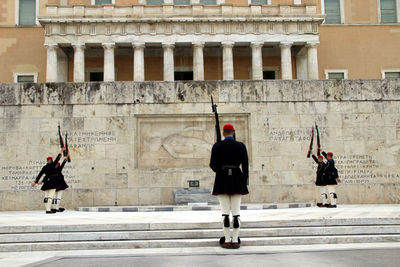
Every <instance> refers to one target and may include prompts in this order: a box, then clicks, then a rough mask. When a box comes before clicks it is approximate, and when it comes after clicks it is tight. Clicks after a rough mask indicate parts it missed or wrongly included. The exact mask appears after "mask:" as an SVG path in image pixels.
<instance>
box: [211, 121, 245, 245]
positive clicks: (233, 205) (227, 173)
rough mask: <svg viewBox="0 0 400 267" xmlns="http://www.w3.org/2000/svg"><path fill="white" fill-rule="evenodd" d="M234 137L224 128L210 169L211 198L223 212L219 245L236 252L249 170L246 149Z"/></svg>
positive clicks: (230, 127) (232, 130) (213, 148)
mask: <svg viewBox="0 0 400 267" xmlns="http://www.w3.org/2000/svg"><path fill="white" fill-rule="evenodd" d="M234 133H235V129H234V127H233V125H231V124H226V125H224V127H223V136H224V137H225V139H224V140H223V141H220V142H217V143H215V144H214V146H213V147H212V151H211V159H210V167H211V169H212V170H213V171H214V172H215V173H216V175H215V182H214V188H213V192H212V194H213V195H215V196H217V197H218V200H219V203H220V206H221V212H222V225H223V232H224V236H223V237H222V238H221V239H220V245H221V246H222V247H223V248H234V249H236V248H239V247H240V238H239V230H240V219H239V216H240V203H241V198H242V195H246V194H248V193H249V191H248V189H247V182H248V177H249V166H248V156H247V149H246V146H245V145H244V144H243V143H241V142H238V141H236V140H235V139H234ZM239 166H241V167H242V169H240V167H239ZM230 213H232V217H233V219H232V222H231V221H230V219H229V215H230ZM231 226H232V227H233V230H232V237H231V233H230V228H231Z"/></svg>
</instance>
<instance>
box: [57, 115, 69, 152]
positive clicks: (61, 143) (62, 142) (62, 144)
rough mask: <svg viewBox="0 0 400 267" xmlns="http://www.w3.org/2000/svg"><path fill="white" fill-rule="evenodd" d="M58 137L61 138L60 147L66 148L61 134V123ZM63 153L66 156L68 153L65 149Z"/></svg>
mask: <svg viewBox="0 0 400 267" xmlns="http://www.w3.org/2000/svg"><path fill="white" fill-rule="evenodd" d="M58 138H59V139H60V147H61V148H64V147H65V146H64V141H63V138H62V135H61V129H60V123H58ZM63 155H64V157H65V156H66V155H67V153H66V151H65V150H64V152H63Z"/></svg>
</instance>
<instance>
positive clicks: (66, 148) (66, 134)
mask: <svg viewBox="0 0 400 267" xmlns="http://www.w3.org/2000/svg"><path fill="white" fill-rule="evenodd" d="M65 154H67V155H68V157H67V159H68V162H71V158H70V157H69V149H68V132H65Z"/></svg>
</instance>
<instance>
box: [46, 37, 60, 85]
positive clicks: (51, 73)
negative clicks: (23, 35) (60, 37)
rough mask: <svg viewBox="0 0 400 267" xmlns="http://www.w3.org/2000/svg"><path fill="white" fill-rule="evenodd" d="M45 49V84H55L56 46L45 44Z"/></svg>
mask: <svg viewBox="0 0 400 267" xmlns="http://www.w3.org/2000/svg"><path fill="white" fill-rule="evenodd" d="M45 47H46V48H47V66H46V67H47V69H46V82H50V83H51V82H57V81H58V79H57V76H58V58H57V49H58V45H57V44H45Z"/></svg>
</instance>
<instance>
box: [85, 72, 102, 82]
mask: <svg viewBox="0 0 400 267" xmlns="http://www.w3.org/2000/svg"><path fill="white" fill-rule="evenodd" d="M103 80H104V78H103V72H90V74H89V81H91V82H102V81H103Z"/></svg>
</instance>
